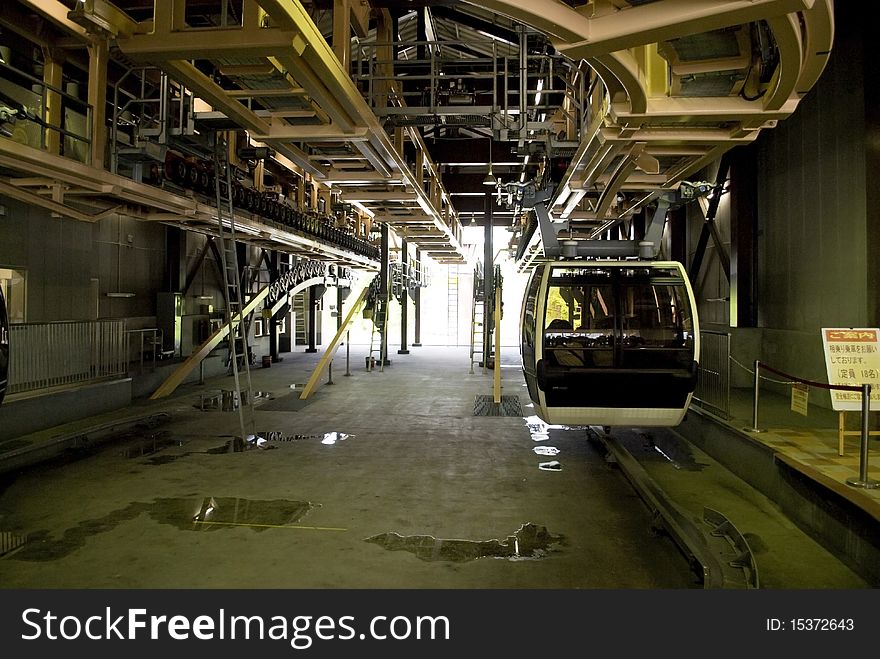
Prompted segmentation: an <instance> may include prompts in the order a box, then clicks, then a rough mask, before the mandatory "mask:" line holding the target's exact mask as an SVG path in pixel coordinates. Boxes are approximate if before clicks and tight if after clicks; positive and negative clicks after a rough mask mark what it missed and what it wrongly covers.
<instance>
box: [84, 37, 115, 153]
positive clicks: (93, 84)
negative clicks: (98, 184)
mask: <svg viewBox="0 0 880 659" xmlns="http://www.w3.org/2000/svg"><path fill="white" fill-rule="evenodd" d="M109 50H110V49H109V46H108V43H107V39H95V40H94V41H93V42H92V43H91V44H89V105H90V106H91V113H92V116H91V122H90V125H91V131H90V137H91V138H92V148H91V165H92V167H97V168H103V167H104V151H105V149H106V147H107V65H108V62H109Z"/></svg>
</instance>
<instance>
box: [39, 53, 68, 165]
mask: <svg viewBox="0 0 880 659" xmlns="http://www.w3.org/2000/svg"><path fill="white" fill-rule="evenodd" d="M62 62H63V60H62V59H61V58H59V57H56V53H55V52H54V51H53V50H52V49H50V48H43V82H44V83H45V84H46V85H47V87H55V88H56V89H61V86H62V84H63V80H62V76H61V73H62ZM45 98H46V107H45V108H44V111H43V118H44V119H45V121H46V123H47V124H48V125H49V126H52V127H54V128H60V127H61V124H62V122H63V118H64V116H63V114H62V112H61V94H59V93H58V92H55V91H52V90H51V89H46V97H45ZM44 130H45V131H46V151H48V152H49V153H51V154H53V155H59V154H60V153H61V133H59V132H58V131H57V130H52V129H51V128H48V127H47V128H45V129H44Z"/></svg>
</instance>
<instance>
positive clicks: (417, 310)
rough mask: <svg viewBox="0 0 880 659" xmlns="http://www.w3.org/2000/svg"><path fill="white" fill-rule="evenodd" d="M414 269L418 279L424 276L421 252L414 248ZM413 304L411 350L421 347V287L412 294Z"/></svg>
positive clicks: (417, 287)
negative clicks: (416, 270) (415, 268)
mask: <svg viewBox="0 0 880 659" xmlns="http://www.w3.org/2000/svg"><path fill="white" fill-rule="evenodd" d="M416 267H417V268H418V269H419V277H420V278H421V277H422V276H424V271H423V270H422V250H420V249H419V248H418V247H416ZM413 303H414V305H415V309H414V313H415V316H414V320H415V337H414V339H415V340H414V341H413V344H412V345H413V348H420V347H422V287H421V286H416V290H415V292H414V293H413Z"/></svg>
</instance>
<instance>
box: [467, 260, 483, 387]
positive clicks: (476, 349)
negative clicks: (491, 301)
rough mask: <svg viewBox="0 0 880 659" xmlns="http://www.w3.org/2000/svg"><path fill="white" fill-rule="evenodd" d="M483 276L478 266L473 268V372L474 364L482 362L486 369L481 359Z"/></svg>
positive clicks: (472, 370) (472, 369) (471, 371)
mask: <svg viewBox="0 0 880 659" xmlns="http://www.w3.org/2000/svg"><path fill="white" fill-rule="evenodd" d="M484 297H485V295H484V291H483V278H482V277H481V276H480V266H479V264H478V265H477V267H475V268H474V294H473V304H472V305H471V370H470V373H471V374H473V372H474V364H475V363H480V362H482V364H483V370H484V371H485V370H486V360H485V359H483V356H484V355H483V344H484V337H485V328H486V322H485V317H484V311H485V309H484V307H483V298H484Z"/></svg>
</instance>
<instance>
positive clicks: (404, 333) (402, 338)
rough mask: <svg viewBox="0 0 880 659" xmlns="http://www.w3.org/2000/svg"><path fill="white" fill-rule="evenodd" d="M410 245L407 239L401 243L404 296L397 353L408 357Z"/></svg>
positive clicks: (401, 306)
mask: <svg viewBox="0 0 880 659" xmlns="http://www.w3.org/2000/svg"><path fill="white" fill-rule="evenodd" d="M408 248H409V245H407V244H406V238H404V239H403V240H401V241H400V261H401V263H402V264H403V269H402V270H401V275H402V281H401V284H402V285H403V294H402V295H401V296H400V350H398V351H397V354H398V355H408V354H409V350H407V349H406V339H407V326H406V321H407V318H406V316H407V311H408V309H409V292H408V287H407V286H406V278H407V277H408V275H409V272H408V270H407V260H408V259H409V249H408Z"/></svg>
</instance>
